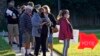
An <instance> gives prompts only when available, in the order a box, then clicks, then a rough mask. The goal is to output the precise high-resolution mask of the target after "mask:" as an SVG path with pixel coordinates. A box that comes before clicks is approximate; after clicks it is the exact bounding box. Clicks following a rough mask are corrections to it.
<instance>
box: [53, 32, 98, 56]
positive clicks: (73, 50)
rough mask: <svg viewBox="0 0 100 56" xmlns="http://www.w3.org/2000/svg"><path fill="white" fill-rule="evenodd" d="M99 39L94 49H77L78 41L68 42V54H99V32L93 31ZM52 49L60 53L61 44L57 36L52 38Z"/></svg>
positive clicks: (87, 55)
mask: <svg viewBox="0 0 100 56" xmlns="http://www.w3.org/2000/svg"><path fill="white" fill-rule="evenodd" d="M95 34H96V35H97V37H98V39H99V43H98V44H97V45H96V47H95V48H94V49H89V48H85V49H83V50H82V49H78V46H79V43H77V44H75V43H70V48H69V51H68V56H100V33H95ZM54 50H55V51H56V52H57V53H59V54H62V51H63V44H62V43H59V41H58V39H57V38H54Z"/></svg>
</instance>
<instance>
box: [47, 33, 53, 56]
mask: <svg viewBox="0 0 100 56" xmlns="http://www.w3.org/2000/svg"><path fill="white" fill-rule="evenodd" d="M52 38H53V37H52V34H49V38H48V43H49V48H50V50H51V53H50V55H51V56H53V39H52Z"/></svg>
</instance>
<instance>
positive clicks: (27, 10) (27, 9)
mask: <svg viewBox="0 0 100 56" xmlns="http://www.w3.org/2000/svg"><path fill="white" fill-rule="evenodd" d="M24 12H25V13H26V14H28V15H32V9H31V8H29V7H28V6H26V7H25V11H24Z"/></svg>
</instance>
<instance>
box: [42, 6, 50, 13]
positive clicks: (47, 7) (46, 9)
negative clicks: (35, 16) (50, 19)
mask: <svg viewBox="0 0 100 56" xmlns="http://www.w3.org/2000/svg"><path fill="white" fill-rule="evenodd" d="M43 8H44V9H45V13H50V7H49V6H48V5H44V6H43Z"/></svg>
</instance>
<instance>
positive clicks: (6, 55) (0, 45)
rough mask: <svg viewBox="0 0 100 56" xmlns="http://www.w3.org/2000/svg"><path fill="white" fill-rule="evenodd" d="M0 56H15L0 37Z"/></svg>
mask: <svg viewBox="0 0 100 56" xmlns="http://www.w3.org/2000/svg"><path fill="white" fill-rule="evenodd" d="M0 56H15V53H14V52H13V51H12V50H11V47H10V46H9V45H8V43H7V42H6V41H5V40H4V39H3V38H2V37H0Z"/></svg>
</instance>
